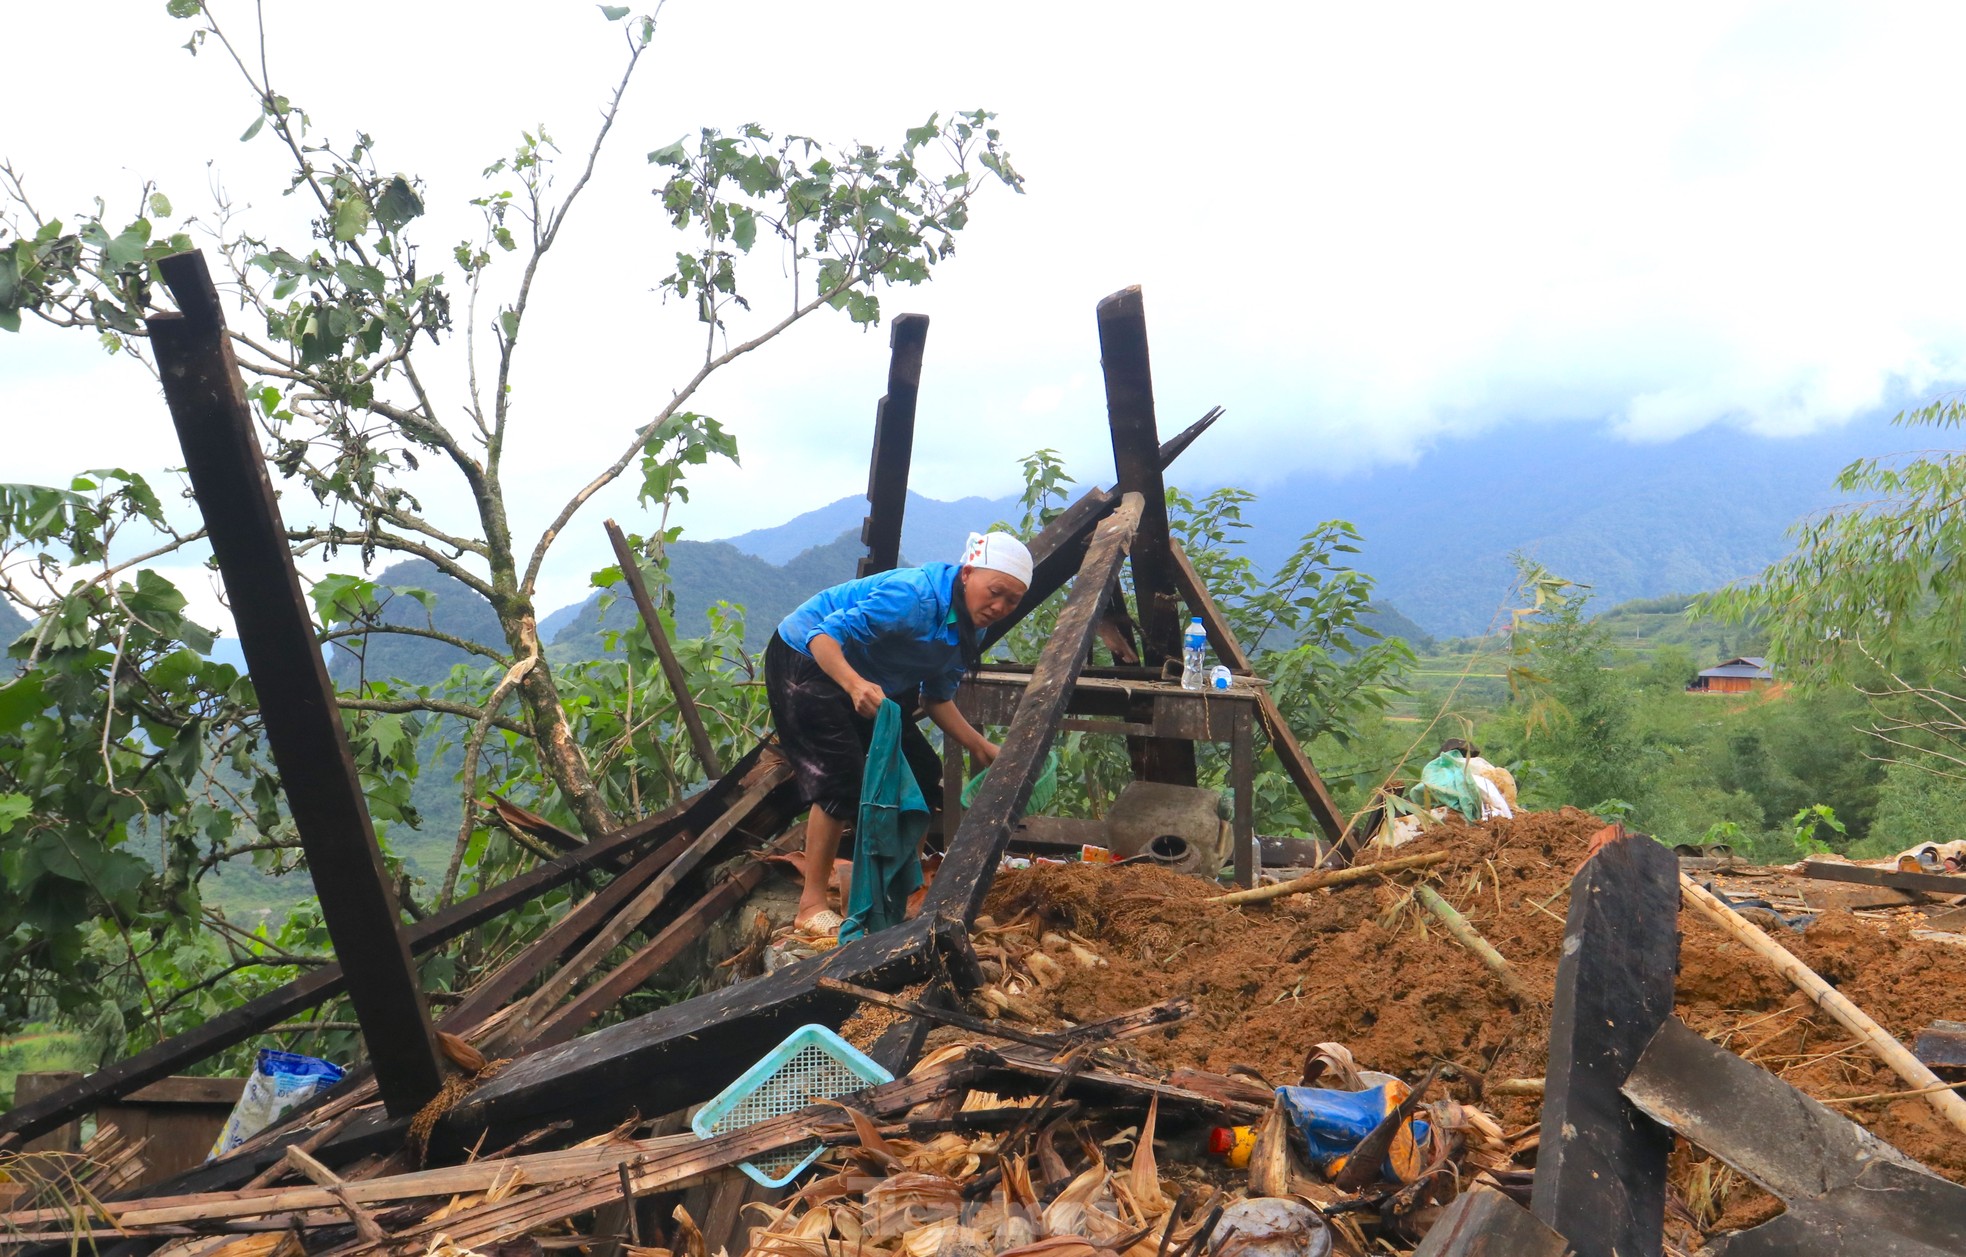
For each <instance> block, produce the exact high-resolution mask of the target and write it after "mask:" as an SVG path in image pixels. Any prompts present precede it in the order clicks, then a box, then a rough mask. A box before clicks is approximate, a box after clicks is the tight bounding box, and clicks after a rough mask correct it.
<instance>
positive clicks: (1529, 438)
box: [730, 416, 1910, 636]
mask: <svg viewBox="0 0 1966 1257" xmlns="http://www.w3.org/2000/svg"><path fill="white" fill-rule="evenodd" d="M1232 418H1233V416H1231V418H1230V419H1225V420H1223V422H1222V423H1221V424H1218V425H1217V427H1216V428H1215V429H1214V430H1212V431H1210V433H1209V434H1208V435H1207V436H1206V437H1204V438H1203V439H1204V440H1233V439H1235V432H1234V429H1233V427H1232V423H1231V420H1232ZM1909 443H1910V442H1908V441H1907V439H1906V436H1905V434H1904V433H1902V432H1900V431H1897V430H1895V429H1891V428H1889V427H1888V426H1887V425H1886V424H1884V423H1883V422H1882V421H1869V422H1864V423H1858V424H1851V425H1849V426H1847V427H1844V428H1839V429H1835V430H1831V431H1826V432H1819V433H1814V434H1811V435H1808V436H1801V437H1786V438H1774V437H1761V436H1756V435H1754V434H1752V433H1748V432H1744V431H1741V430H1739V429H1734V428H1724V427H1714V428H1708V429H1705V430H1703V431H1700V432H1697V433H1694V434H1692V435H1690V436H1686V437H1682V438H1680V439H1679V440H1676V441H1667V442H1661V443H1657V444H1637V443H1633V442H1629V441H1625V440H1622V439H1620V438H1618V437H1616V436H1613V435H1611V434H1609V433H1606V432H1601V431H1597V430H1594V429H1591V428H1587V427H1585V426H1583V425H1578V424H1569V425H1541V426H1533V425H1523V426H1520V427H1517V428H1515V429H1512V430H1506V431H1501V432H1491V433H1485V434H1483V435H1480V436H1477V437H1471V438H1468V439H1466V440H1459V441H1451V442H1446V443H1443V444H1441V445H1439V446H1436V447H1435V448H1433V449H1431V450H1429V451H1427V452H1426V453H1425V454H1423V455H1421V456H1420V457H1419V458H1418V459H1416V460H1415V461H1414V462H1413V463H1412V464H1410V465H1407V466H1397V467H1381V468H1378V469H1375V470H1373V471H1369V472H1364V473H1360V474H1357V475H1351V476H1345V477H1335V476H1329V475H1317V474H1308V473H1305V474H1297V475H1293V476H1290V477H1288V478H1286V479H1284V480H1283V481H1282V482H1281V483H1275V484H1268V485H1265V486H1264V487H1263V488H1261V489H1260V490H1259V492H1258V496H1257V499H1256V501H1255V502H1253V503H1251V504H1250V505H1249V506H1248V507H1247V508H1245V510H1244V513H1243V517H1244V519H1245V520H1246V521H1247V522H1248V523H1250V524H1251V525H1252V527H1251V528H1249V529H1248V530H1246V531H1244V532H1243V533H1242V537H1243V539H1244V544H1245V546H1246V547H1247V551H1248V553H1249V555H1250V557H1251V558H1252V559H1254V560H1255V561H1256V564H1257V566H1258V567H1259V568H1262V569H1264V570H1274V569H1275V568H1276V567H1277V566H1278V565H1280V564H1281V563H1282V562H1283V561H1284V560H1285V559H1286V558H1287V557H1288V556H1289V554H1290V553H1291V551H1292V550H1293V549H1294V548H1295V547H1296V544H1297V541H1298V539H1299V538H1300V537H1301V536H1302V535H1303V534H1304V533H1305V532H1308V531H1309V530H1310V529H1311V528H1312V527H1313V526H1315V525H1316V524H1317V523H1319V522H1320V521H1322V520H1326V519H1345V520H1350V521H1351V522H1352V523H1353V524H1355V525H1356V526H1357V527H1358V529H1359V531H1360V532H1361V533H1362V534H1363V536H1364V544H1363V546H1362V547H1361V553H1360V554H1359V555H1358V556H1356V558H1355V560H1354V562H1355V564H1356V565H1357V566H1358V567H1359V568H1360V569H1361V570H1363V571H1365V572H1367V573H1369V574H1371V575H1372V576H1373V577H1375V578H1376V579H1377V581H1378V595H1377V596H1378V599H1379V601H1380V602H1381V603H1382V604H1390V605H1391V606H1393V607H1396V608H1397V610H1398V611H1399V612H1401V613H1403V614H1404V615H1405V616H1408V617H1411V619H1412V621H1413V622H1414V623H1416V624H1417V625H1418V626H1419V628H1420V629H1422V630H1424V631H1425V632H1427V633H1430V634H1434V635H1437V636H1461V635H1467V634H1472V633H1480V632H1483V631H1486V630H1487V629H1488V628H1489V626H1490V624H1491V622H1492V621H1493V620H1494V619H1495V616H1496V615H1497V613H1498V612H1500V611H1501V610H1502V609H1503V608H1504V607H1505V606H1507V605H1508V599H1509V595H1510V590H1511V587H1512V585H1513V581H1514V568H1513V565H1512V562H1511V559H1510V556H1511V555H1512V554H1514V553H1516V552H1518V551H1520V552H1522V553H1524V554H1527V555H1529V556H1530V557H1532V558H1535V559H1536V560H1537V561H1539V562H1541V563H1542V564H1544V565H1545V566H1546V567H1548V568H1550V569H1551V570H1552V571H1554V572H1555V573H1556V574H1557V575H1559V576H1562V577H1565V578H1567V579H1569V580H1573V581H1577V582H1579V583H1582V584H1588V585H1590V586H1592V587H1593V588H1594V589H1595V591H1596V594H1597V597H1596V600H1595V605H1596V606H1598V607H1601V608H1608V607H1610V606H1612V605H1613V604H1615V603H1618V602H1623V601H1625V600H1627V599H1632V598H1650V597H1659V596H1663V595H1665V594H1670V593H1677V592H1683V591H1686V590H1698V589H1712V588H1715V587H1716V586H1719V585H1723V584H1725V583H1727V582H1728V581H1732V580H1738V579H1740V578H1742V577H1746V576H1751V575H1753V574H1754V573H1756V572H1758V571H1760V570H1761V569H1762V568H1763V567H1765V566H1767V565H1768V564H1769V563H1770V562H1772V561H1774V560H1775V559H1777V558H1779V557H1780V556H1781V555H1783V554H1785V553H1787V551H1788V549H1789V543H1788V538H1787V530H1788V528H1789V526H1790V525H1791V524H1793V523H1794V522H1795V521H1796V520H1797V519H1799V518H1801V517H1802V516H1804V515H1806V514H1808V513H1809V512H1811V511H1814V510H1817V509H1820V508H1821V507H1823V506H1826V505H1828V504H1829V503H1830V502H1832V501H1833V500H1834V499H1835V493H1834V491H1833V489H1832V487H1831V486H1832V482H1833V481H1834V479H1835V477H1836V474H1837V472H1839V471H1840V470H1842V468H1843V467H1844V466H1846V465H1847V464H1848V463H1849V462H1850V461H1851V460H1852V459H1855V458H1858V457H1861V456H1864V455H1875V454H1881V453H1886V452H1889V451H1893V450H1896V449H1899V448H1902V447H1904V446H1905V445H1907V444H1909ZM1169 479H1170V481H1171V482H1172V483H1174V484H1176V485H1178V486H1180V487H1181V488H1182V490H1183V491H1184V492H1187V493H1189V494H1190V495H1191V496H1194V495H1197V494H1199V493H1200V492H1205V491H1206V490H1207V489H1209V488H1213V487H1215V486H1213V485H1207V484H1202V485H1196V484H1194V483H1191V482H1188V481H1184V480H1183V479H1182V478H1181V475H1180V464H1179V463H1176V464H1175V466H1174V467H1173V469H1172V470H1171V473H1170V476H1169ZM1256 479H1257V477H1254V476H1252V482H1253V481H1255V480H1256ZM1016 510H1017V505H1016V500H1015V499H1014V498H1001V499H995V500H986V499H980V498H966V499H964V500H963V501H961V502H955V503H945V502H935V501H933V500H931V499H927V498H922V497H920V496H919V495H915V494H910V495H909V500H908V513H907V516H906V519H905V524H904V531H903V547H904V549H905V550H906V551H907V552H908V553H909V554H911V555H922V554H931V555H932V554H940V553H945V552H950V551H951V550H952V548H955V547H960V546H961V544H962V540H963V536H964V534H965V531H966V530H967V529H968V528H980V527H982V526H983V524H984V523H987V522H988V521H990V520H994V519H1001V518H1004V517H1007V516H1012V515H1014V514H1015V513H1016ZM865 513H866V502H865V500H864V499H863V498H862V497H860V496H858V495H855V496H852V497H847V498H842V499H840V500H839V501H837V502H834V503H831V504H829V505H827V506H824V507H821V508H819V509H818V510H814V511H809V512H807V513H806V514H804V515H800V516H798V517H797V518H795V519H792V520H790V521H788V522H787V523H784V524H781V525H779V526H777V527H774V528H763V529H757V530H755V531H752V532H747V533H743V534H740V535H738V536H735V537H732V538H730V544H731V545H732V546H735V547H737V548H738V549H741V550H745V551H747V552H749V553H751V554H754V555H757V556H759V557H761V558H763V557H770V556H772V555H775V554H781V553H784V552H785V551H786V550H787V549H788V548H789V547H790V546H792V545H793V544H795V542H796V541H797V539H799V538H802V537H812V536H817V535H822V534H827V533H828V532H829V531H832V530H837V529H839V528H846V527H857V526H858V524H859V521H860V518H861V516H863V515H864V514H865Z"/></svg>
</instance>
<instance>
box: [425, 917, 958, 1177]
mask: <svg viewBox="0 0 1966 1257" xmlns="http://www.w3.org/2000/svg"><path fill="white" fill-rule="evenodd" d="M933 927H934V922H932V921H930V920H929V919H927V917H926V914H924V916H923V917H921V918H917V919H916V920H914V921H910V922H908V923H906V924H905V925H901V926H897V927H895V928H894V929H889V930H882V931H881V932H880V933H878V934H873V935H869V936H868V937H866V938H860V939H855V940H854V941H853V942H851V943H848V944H846V945H845V946H843V947H839V948H836V949H835V950H833V951H830V952H827V953H826V954H824V955H821V956H812V957H808V958H806V959H804V960H799V961H795V962H794V963H792V964H789V965H786V966H785V967H784V968H781V969H778V970H775V971H773V972H771V973H767V974H765V975H764V976H763V977H758V978H753V979H751V980H750V981H748V982H740V983H738V984H737V985H735V986H727V987H724V988H723V989H722V990H718V991H712V992H710V993H709V994H707V995H699V996H697V997H696V998H695V999H691V1000H686V1001H684V1002H683V1003H680V1004H672V1005H670V1006H669V1007H667V1008H660V1009H657V1010H656V1011H654V1012H652V1013H647V1014H644V1015H643V1016H640V1017H637V1018H634V1019H633V1020H630V1021H623V1022H618V1023H616V1024H615V1025H612V1026H607V1027H604V1028H602V1029H600V1030H596V1031H594V1032H593V1033H591V1034H586V1035H582V1036H580V1037H579V1038H576V1039H573V1040H571V1041H569V1042H567V1043H563V1044H560V1045H559V1046H557V1047H551V1048H546V1049H543V1050H541V1051H538V1052H534V1053H531V1054H530V1055H526V1056H522V1057H520V1058H519V1059H517V1060H515V1061H514V1062H512V1064H510V1065H507V1066H506V1067H505V1068H504V1069H502V1070H500V1071H499V1072H498V1073H497V1074H496V1075H494V1076H493V1077H492V1078H491V1079H490V1080H489V1081H487V1082H485V1083H483V1084H482V1085H480V1086H479V1087H478V1089H477V1090H476V1091H473V1092H472V1093H471V1094H470V1095H468V1096H466V1097H465V1098H464V1099H463V1100H462V1101H461V1102H460V1103H459V1104H458V1106H457V1107H456V1108H455V1109H453V1110H452V1111H451V1112H450V1113H449V1114H448V1115H447V1116H446V1117H445V1119H444V1128H445V1130H446V1131H447V1133H448V1134H449V1136H450V1138H451V1139H453V1140H455V1141H456V1142H455V1146H457V1147H470V1146H471V1145H472V1144H473V1143H475V1142H476V1141H477V1139H478V1136H479V1134H480V1133H481V1132H485V1131H489V1132H490V1135H489V1137H488V1140H487V1145H486V1146H495V1145H496V1142H497V1141H498V1140H499V1139H504V1138H516V1137H517V1136H519V1135H522V1134H524V1133H525V1132H526V1131H527V1130H530V1129H532V1128H533V1127H535V1126H538V1125H543V1124H545V1123H546V1122H550V1121H557V1120H559V1119H561V1118H570V1119H572V1120H574V1121H575V1122H576V1123H578V1124H579V1125H580V1127H581V1129H583V1130H596V1129H605V1128H606V1127H607V1126H610V1125H612V1124H613V1123H614V1122H615V1121H617V1120H619V1118H620V1117H621V1116H623V1115H625V1114H626V1113H627V1112H629V1111H630V1110H631V1109H632V1110H635V1111H639V1112H642V1113H666V1112H669V1111H671V1110H673V1109H679V1108H682V1107H684V1106H685V1105H687V1104H692V1103H697V1102H700V1101H702V1100H703V1099H704V1098H705V1097H708V1096H712V1095H715V1094H716V1093H717V1092H718V1091H720V1090H721V1089H723V1088H724V1087H725V1086H727V1085H729V1084H730V1082H731V1081H732V1080H734V1079H735V1078H736V1077H737V1076H738V1075H739V1074H741V1073H743V1072H744V1071H745V1070H746V1069H748V1068H750V1066H751V1065H752V1064H754V1063H755V1062H756V1061H757V1060H758V1058H759V1057H761V1056H762V1055H764V1053H765V1052H767V1051H768V1050H770V1048H771V1047H772V1045H774V1044H776V1043H777V1042H779V1041H780V1040H781V1039H783V1038H784V1037H785V1036H786V1035H788V1034H790V1033H791V1032H792V1031H794V1030H796V1029H798V1028H799V1027H800V1026H802V1025H804V1024H806V1023H807V1022H815V1021H816V1022H821V1023H824V1024H828V1025H838V1024H839V1023H840V1021H842V1020H843V1019H844V1018H845V1017H846V1016H847V1014H848V1013H849V1012H851V1011H852V1009H853V1007H854V1005H855V1001H854V1000H852V999H851V998H849V997H847V996H844V995H840V994H838V993H836V992H832V991H825V990H821V989H820V988H819V986H818V980H819V978H820V977H821V976H822V975H832V976H836V977H842V978H846V979H847V980H848V981H851V982H854V983H857V984H859V985H862V986H871V987H874V988H876V989H882V990H890V989H892V990H898V989H899V988H900V987H902V986H906V985H909V984H910V983H913V982H918V981H920V980H922V979H923V978H926V977H928V976H930V974H931V973H933V972H935V969H936V964H937V961H936V953H935V949H934V947H933V946H932V944H931V938H932V932H933Z"/></svg>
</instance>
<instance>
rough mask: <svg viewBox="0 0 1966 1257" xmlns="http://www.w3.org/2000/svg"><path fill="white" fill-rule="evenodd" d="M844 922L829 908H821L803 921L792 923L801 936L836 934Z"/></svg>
mask: <svg viewBox="0 0 1966 1257" xmlns="http://www.w3.org/2000/svg"><path fill="white" fill-rule="evenodd" d="M845 924H846V920H845V919H844V918H843V917H841V916H840V914H839V913H837V912H835V911H833V910H832V909H831V908H821V909H820V910H819V911H817V912H815V913H813V914H812V915H811V916H809V917H807V918H806V919H805V920H803V921H798V922H794V923H793V928H794V929H796V930H798V932H799V933H801V934H814V935H819V934H838V933H839V932H840V927H841V926H843V925H845Z"/></svg>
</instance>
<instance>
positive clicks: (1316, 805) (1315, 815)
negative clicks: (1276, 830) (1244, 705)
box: [1168, 541, 1350, 863]
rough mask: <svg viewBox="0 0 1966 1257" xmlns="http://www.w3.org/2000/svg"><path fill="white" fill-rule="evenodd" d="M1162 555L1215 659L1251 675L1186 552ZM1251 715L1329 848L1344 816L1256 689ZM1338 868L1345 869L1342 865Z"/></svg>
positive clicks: (1266, 695)
mask: <svg viewBox="0 0 1966 1257" xmlns="http://www.w3.org/2000/svg"><path fill="white" fill-rule="evenodd" d="M1168 554H1169V556H1170V557H1171V558H1172V559H1173V562H1174V579H1175V583H1176V584H1177V585H1178V586H1179V587H1180V590H1181V597H1182V599H1183V600H1184V601H1186V602H1187V604H1188V610H1189V612H1190V613H1192V614H1193V615H1195V616H1197V617H1199V618H1200V620H1201V626H1202V629H1203V631H1205V632H1206V633H1207V634H1208V644H1209V646H1210V647H1211V648H1212V649H1213V650H1214V651H1215V655H1216V657H1217V658H1218V659H1220V660H1221V661H1222V662H1223V663H1225V664H1227V665H1228V667H1229V671H1231V672H1235V673H1240V674H1242V675H1245V676H1247V675H1251V674H1253V673H1254V672H1255V663H1254V662H1253V661H1252V660H1251V659H1250V657H1249V652H1248V651H1246V650H1244V649H1243V646H1242V643H1241V642H1239V641H1237V640H1236V634H1235V630H1234V629H1231V628H1230V627H1229V621H1228V618H1227V617H1226V616H1224V615H1223V614H1222V609H1221V608H1220V607H1218V606H1216V605H1215V595H1214V594H1212V593H1210V592H1209V589H1208V586H1207V585H1205V584H1203V583H1202V579H1201V573H1200V572H1197V571H1196V570H1195V565H1194V564H1193V563H1192V562H1190V561H1189V560H1188V555H1187V552H1186V551H1184V550H1182V548H1181V543H1180V542H1178V541H1169V542H1168ZM1256 714H1257V717H1258V718H1259V719H1261V720H1262V722H1263V736H1264V737H1266V738H1268V739H1269V740H1270V749H1271V750H1273V751H1275V752H1276V756H1277V762H1278V763H1280V764H1282V765H1283V771H1284V773H1285V775H1286V776H1288V777H1289V778H1290V781H1291V784H1292V785H1294V786H1296V787H1297V793H1299V794H1301V795H1303V796H1304V803H1305V805H1306V806H1308V807H1309V808H1310V809H1311V819H1312V820H1314V821H1316V822H1317V826H1318V828H1319V829H1322V830H1323V831H1324V835H1325V837H1327V838H1329V839H1331V841H1333V842H1338V841H1340V839H1341V837H1342V836H1344V835H1345V834H1346V824H1345V816H1344V814H1343V813H1342V812H1340V811H1339V810H1338V804H1337V803H1336V802H1334V801H1333V800H1332V798H1331V791H1330V790H1329V789H1327V788H1326V786H1325V784H1324V778H1322V777H1320V776H1319V775H1318V771H1317V768H1316V766H1315V765H1313V764H1312V763H1311V757H1310V756H1309V755H1306V754H1305V753H1304V748H1303V746H1302V745H1300V744H1299V743H1298V741H1297V735H1296V734H1295V733H1294V732H1292V731H1291V728H1290V725H1289V724H1288V723H1287V722H1286V721H1285V720H1284V718H1283V709H1282V708H1280V707H1278V706H1277V700H1276V699H1275V698H1274V697H1273V696H1271V694H1270V691H1269V690H1268V689H1267V688H1265V689H1259V690H1258V691H1257V692H1256ZM1342 863H1350V860H1349V859H1347V860H1345V861H1342Z"/></svg>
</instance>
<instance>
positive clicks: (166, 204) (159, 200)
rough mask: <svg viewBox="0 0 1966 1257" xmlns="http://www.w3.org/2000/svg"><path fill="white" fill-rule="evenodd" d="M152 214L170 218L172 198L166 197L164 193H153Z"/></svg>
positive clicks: (151, 198)
mask: <svg viewBox="0 0 1966 1257" xmlns="http://www.w3.org/2000/svg"><path fill="white" fill-rule="evenodd" d="M150 212H151V213H153V214H155V215H157V217H159V218H169V217H170V216H171V198H170V197H168V196H165V195H164V194H163V193H162V192H152V193H151V194H150Z"/></svg>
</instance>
